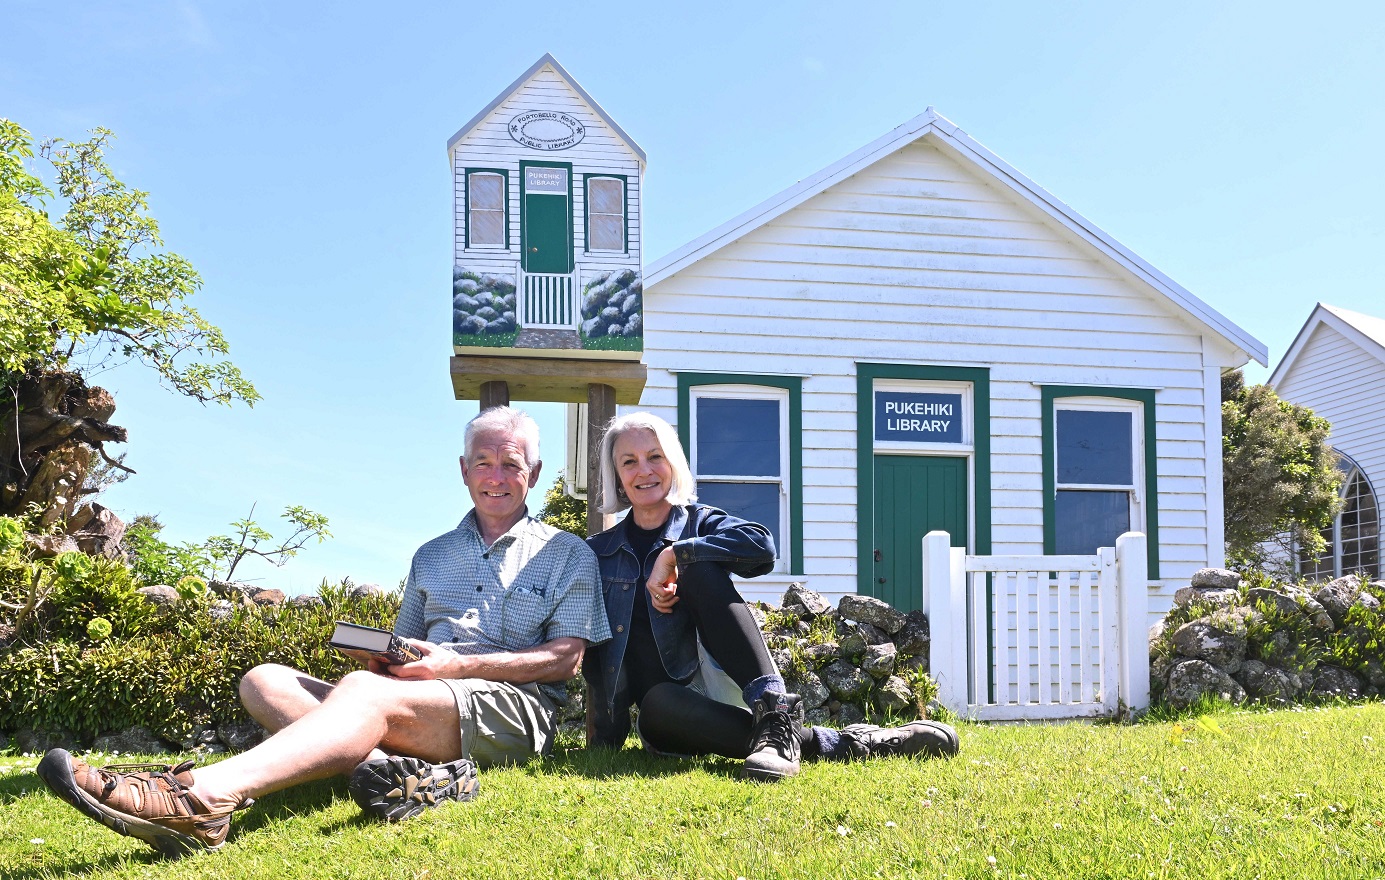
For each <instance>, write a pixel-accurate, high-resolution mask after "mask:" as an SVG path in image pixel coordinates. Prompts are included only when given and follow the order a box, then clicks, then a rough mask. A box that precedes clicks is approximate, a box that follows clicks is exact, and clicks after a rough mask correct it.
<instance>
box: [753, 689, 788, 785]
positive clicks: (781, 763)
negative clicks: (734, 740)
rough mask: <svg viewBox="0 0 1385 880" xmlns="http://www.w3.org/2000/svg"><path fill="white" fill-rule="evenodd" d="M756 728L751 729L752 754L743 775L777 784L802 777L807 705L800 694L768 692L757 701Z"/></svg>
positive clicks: (755, 708)
mask: <svg viewBox="0 0 1385 880" xmlns="http://www.w3.org/2000/svg"><path fill="white" fill-rule="evenodd" d="M752 709H753V710H754V712H755V725H754V727H752V728H751V730H750V755H749V756H748V757H747V758H746V759H745V769H744V770H743V771H742V775H743V776H745V777H746V778H747V779H758V780H760V781H762V782H776V781H778V780H780V779H787V778H789V777H790V776H797V775H798V762H799V757H800V752H801V744H800V742H799V739H798V728H799V727H802V726H803V703H802V701H801V700H800V699H799V696H798V694H773V693H768V694H765V695H764V696H762V697H760V699H758V700H756V701H755V705H754V706H753V707H752Z"/></svg>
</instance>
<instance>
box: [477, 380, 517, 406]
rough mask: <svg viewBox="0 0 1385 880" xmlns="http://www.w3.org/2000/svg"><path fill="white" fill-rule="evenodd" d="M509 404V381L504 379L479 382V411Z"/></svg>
mask: <svg viewBox="0 0 1385 880" xmlns="http://www.w3.org/2000/svg"><path fill="white" fill-rule="evenodd" d="M509 405H510V383H509V382H506V381H504V380H501V381H499V382H482V383H481V411H482V412H485V411H486V410H488V409H493V408H495V407H497V406H509Z"/></svg>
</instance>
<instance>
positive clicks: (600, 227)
mask: <svg viewBox="0 0 1385 880" xmlns="http://www.w3.org/2000/svg"><path fill="white" fill-rule="evenodd" d="M587 250H589V251H624V250H625V181H623V180H621V179H620V178H618V177H589V178H587Z"/></svg>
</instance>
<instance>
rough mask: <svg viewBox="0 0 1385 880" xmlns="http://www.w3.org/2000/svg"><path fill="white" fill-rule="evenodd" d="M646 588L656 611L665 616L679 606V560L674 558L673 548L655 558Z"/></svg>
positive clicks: (665, 550) (663, 550) (665, 549)
mask: <svg viewBox="0 0 1385 880" xmlns="http://www.w3.org/2000/svg"><path fill="white" fill-rule="evenodd" d="M645 586H646V587H648V589H649V600H650V602H652V603H653V605H654V610H655V611H659V612H662V613H664V614H668V613H670V612H671V611H673V606H674V605H677V604H678V560H677V559H675V558H674V556H673V548H672V547H665V548H664V549H662V550H660V551H659V555H658V556H656V557H654V570H653V571H652V572H651V573H650V575H649V581H648V582H647V583H646V584H645Z"/></svg>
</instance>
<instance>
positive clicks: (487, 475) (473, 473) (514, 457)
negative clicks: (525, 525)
mask: <svg viewBox="0 0 1385 880" xmlns="http://www.w3.org/2000/svg"><path fill="white" fill-rule="evenodd" d="M539 467H540V465H539V464H535V465H534V467H533V469H532V470H531V469H530V467H529V465H528V463H527V462H526V461H525V460H524V437H522V436H518V435H515V434H511V433H510V432H508V431H503V430H490V431H481V432H480V433H478V434H477V435H476V438H475V441H474V442H473V444H472V447H471V457H470V459H468V458H467V456H462V479H463V480H464V481H465V482H466V488H467V491H468V492H470V493H471V503H472V504H474V505H476V515H477V516H480V517H484V518H487V519H492V520H509V519H517V518H518V517H519V515H520V513H521V511H523V510H524V499H525V497H526V496H527V495H528V494H529V490H530V489H532V488H533V487H534V484H535V483H537V482H538V480H539Z"/></svg>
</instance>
